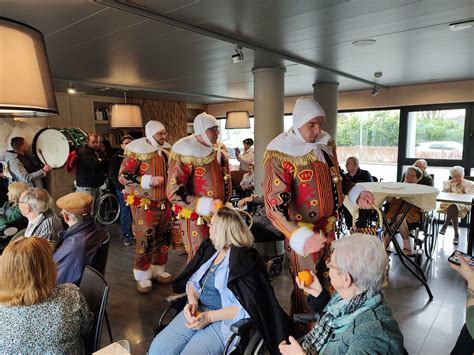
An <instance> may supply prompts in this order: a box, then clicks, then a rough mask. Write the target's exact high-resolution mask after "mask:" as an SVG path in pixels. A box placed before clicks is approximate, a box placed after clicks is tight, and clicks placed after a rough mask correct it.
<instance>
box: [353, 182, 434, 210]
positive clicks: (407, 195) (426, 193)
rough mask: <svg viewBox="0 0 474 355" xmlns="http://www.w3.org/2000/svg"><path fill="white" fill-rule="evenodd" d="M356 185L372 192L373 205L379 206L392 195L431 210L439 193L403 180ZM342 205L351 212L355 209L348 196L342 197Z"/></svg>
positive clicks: (429, 187) (431, 188) (430, 188)
mask: <svg viewBox="0 0 474 355" xmlns="http://www.w3.org/2000/svg"><path fill="white" fill-rule="evenodd" d="M357 185H360V186H362V187H364V188H365V189H366V190H368V191H370V192H372V194H373V195H374V197H375V205H376V206H377V207H379V208H380V207H381V206H382V203H383V202H384V201H385V200H387V199H389V198H392V197H394V198H401V199H403V200H405V201H406V202H408V203H411V204H412V205H414V206H417V207H419V208H421V209H422V210H426V211H431V210H434V209H435V208H436V196H438V194H439V190H438V189H435V188H434V187H431V186H426V185H419V184H407V183H403V182H361V183H359V184H357ZM344 205H345V206H346V207H347V208H348V210H349V211H350V212H351V213H352V212H353V211H354V210H355V209H357V206H354V205H352V204H351V203H350V201H349V199H348V198H346V199H344Z"/></svg>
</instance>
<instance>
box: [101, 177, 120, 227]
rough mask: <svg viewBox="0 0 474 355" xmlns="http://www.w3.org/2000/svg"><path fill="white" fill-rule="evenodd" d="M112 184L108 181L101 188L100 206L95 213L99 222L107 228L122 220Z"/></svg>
mask: <svg viewBox="0 0 474 355" xmlns="http://www.w3.org/2000/svg"><path fill="white" fill-rule="evenodd" d="M110 184H111V183H110V181H109V180H108V179H107V181H106V182H105V183H104V185H102V186H101V196H100V199H99V205H98V207H97V208H96V211H95V218H96V220H97V222H99V223H100V224H102V225H105V226H108V225H111V224H114V223H115V222H117V220H118V219H119V218H120V203H119V200H118V197H117V195H116V194H115V191H114V190H113V189H112V188H111V187H110Z"/></svg>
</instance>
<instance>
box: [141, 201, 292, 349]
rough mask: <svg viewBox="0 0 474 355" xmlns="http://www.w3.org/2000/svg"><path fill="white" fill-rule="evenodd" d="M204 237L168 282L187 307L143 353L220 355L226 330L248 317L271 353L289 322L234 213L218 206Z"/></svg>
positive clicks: (227, 334)
mask: <svg viewBox="0 0 474 355" xmlns="http://www.w3.org/2000/svg"><path fill="white" fill-rule="evenodd" d="M209 227H210V230H209V233H210V239H208V240H205V241H203V242H202V243H201V245H200V247H199V249H198V251H197V253H196V255H195V256H194V258H193V259H192V260H191V261H190V263H189V264H188V265H187V266H186V268H185V269H184V270H183V272H182V273H181V274H180V275H179V276H178V277H177V278H176V280H175V281H174V282H173V291H174V292H176V293H183V292H184V291H185V292H186V294H187V299H188V303H187V305H186V306H185V307H184V310H183V311H182V312H181V313H179V314H178V315H177V316H176V317H175V318H174V319H173V320H172V321H171V323H170V324H169V325H168V326H167V327H166V328H165V329H164V330H162V331H161V332H160V333H159V334H158V335H157V336H156V338H155V339H154V340H153V343H152V344H151V346H150V350H149V354H150V355H153V354H222V353H223V352H224V347H225V345H226V343H227V341H228V340H229V338H230V336H231V334H232V333H231V330H230V326H231V325H232V324H233V323H234V322H237V321H239V320H241V319H244V318H252V321H253V323H254V325H255V326H256V327H257V329H258V330H259V332H260V334H261V335H262V337H263V339H264V340H265V343H266V345H267V349H268V350H269V352H270V353H271V354H279V351H278V344H279V343H280V342H281V341H283V340H284V339H287V338H288V335H289V333H290V321H289V318H288V317H287V316H286V314H285V312H284V311H283V310H282V309H281V307H280V305H279V304H278V301H277V299H276V297H275V294H274V292H273V288H272V286H271V285H270V281H269V279H268V275H267V272H266V264H265V262H264V261H263V259H262V257H261V256H260V255H259V254H258V252H257V251H256V250H255V249H254V248H252V247H251V246H252V243H253V236H252V234H251V233H250V231H249V229H248V228H247V226H246V225H245V224H244V222H243V221H242V219H241V218H240V216H239V214H238V213H237V212H236V211H234V210H232V209H230V208H228V207H223V208H221V209H220V210H219V211H218V212H217V213H216V214H215V215H214V216H213V217H212V219H211V223H210V224H209Z"/></svg>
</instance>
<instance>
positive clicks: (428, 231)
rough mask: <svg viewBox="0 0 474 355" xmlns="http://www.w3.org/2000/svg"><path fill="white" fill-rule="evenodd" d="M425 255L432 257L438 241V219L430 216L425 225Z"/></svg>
mask: <svg viewBox="0 0 474 355" xmlns="http://www.w3.org/2000/svg"><path fill="white" fill-rule="evenodd" d="M424 232H425V241H424V244H425V255H426V257H427V258H432V257H433V254H434V252H435V250H436V244H437V242H438V221H437V220H436V218H434V217H431V218H430V219H429V220H428V221H427V223H426V226H425V231H424Z"/></svg>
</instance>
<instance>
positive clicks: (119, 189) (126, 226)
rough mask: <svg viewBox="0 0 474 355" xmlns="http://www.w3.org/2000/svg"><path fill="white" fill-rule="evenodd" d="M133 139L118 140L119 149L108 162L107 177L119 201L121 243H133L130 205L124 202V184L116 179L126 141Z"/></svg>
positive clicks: (124, 137) (128, 137) (127, 137)
mask: <svg viewBox="0 0 474 355" xmlns="http://www.w3.org/2000/svg"><path fill="white" fill-rule="evenodd" d="M131 141H133V137H132V136H129V135H125V136H123V137H122V139H121V140H120V150H119V151H118V152H117V153H115V155H114V156H113V157H112V158H111V159H110V164H109V179H110V181H112V183H113V184H114V187H115V191H116V193H117V197H118V200H119V203H120V227H121V228H120V229H121V231H122V241H123V245H125V246H129V245H133V233H132V210H131V209H130V206H128V205H127V204H126V203H125V198H124V196H123V189H124V186H123V185H122V184H121V183H120V181H119V180H118V175H119V171H120V165H122V160H123V157H124V155H123V152H124V150H125V147H126V146H127V144H128V143H130V142H131Z"/></svg>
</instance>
